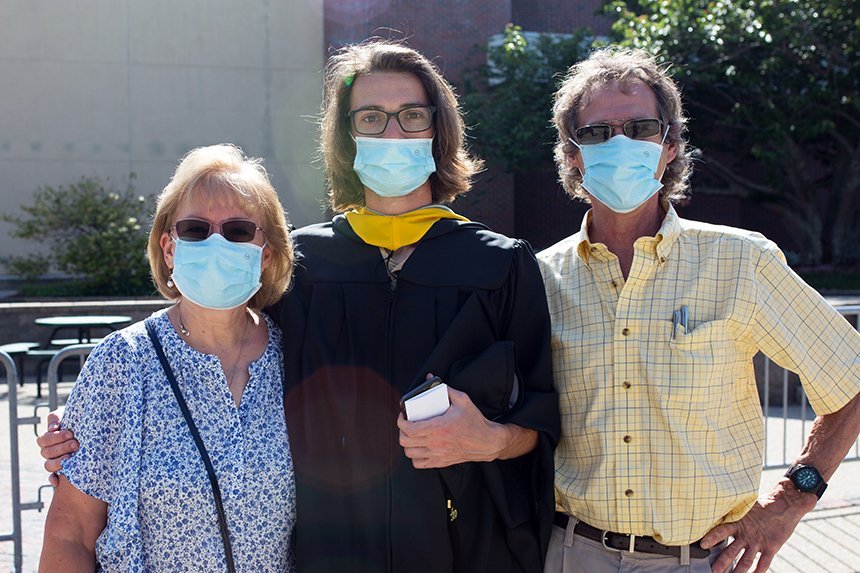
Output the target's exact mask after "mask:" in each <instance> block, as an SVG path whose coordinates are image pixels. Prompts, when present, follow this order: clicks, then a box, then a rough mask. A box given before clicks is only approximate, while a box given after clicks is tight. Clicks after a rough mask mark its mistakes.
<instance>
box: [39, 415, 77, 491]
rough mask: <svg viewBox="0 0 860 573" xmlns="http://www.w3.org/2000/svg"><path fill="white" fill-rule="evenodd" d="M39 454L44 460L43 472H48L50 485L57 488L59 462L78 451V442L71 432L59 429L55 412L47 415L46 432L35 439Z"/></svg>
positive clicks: (58, 419) (58, 421)
mask: <svg viewBox="0 0 860 573" xmlns="http://www.w3.org/2000/svg"><path fill="white" fill-rule="evenodd" d="M36 444H38V445H39V448H40V449H39V453H40V454H41V455H42V457H43V458H45V470H46V471H48V472H50V474H51V476H50V477H49V478H48V479H49V481H50V482H51V485H53V486H54V487H57V483H58V481H57V474H56V472H58V471H59V470H60V467H61V462H62V461H63V460H65V459H66V458H69V457H71V455H72V454H73V453H74V452H75V451H77V449H78V445H79V444H78V441H77V440H76V439H75V435H74V434H73V433H72V431H71V430H62V429H60V418H59V416H58V415H57V413H56V412H51V413H50V414H48V430H47V431H46V432H45V433H44V434H42V435H41V436H39V437H38V438H36Z"/></svg>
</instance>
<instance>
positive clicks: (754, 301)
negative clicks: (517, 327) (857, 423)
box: [538, 207, 860, 545]
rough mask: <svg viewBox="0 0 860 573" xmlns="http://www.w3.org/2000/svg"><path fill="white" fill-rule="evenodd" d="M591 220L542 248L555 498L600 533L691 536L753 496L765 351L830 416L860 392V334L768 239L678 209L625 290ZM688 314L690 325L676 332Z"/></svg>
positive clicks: (678, 541) (646, 241) (645, 248)
mask: <svg viewBox="0 0 860 573" xmlns="http://www.w3.org/2000/svg"><path fill="white" fill-rule="evenodd" d="M589 218H590V212H589V213H588V214H586V216H585V218H584V219H583V223H582V228H581V230H580V232H579V233H578V234H576V235H574V236H572V237H568V238H567V239H565V240H563V241H561V242H559V243H558V244H556V245H554V246H552V247H550V248H549V249H547V250H545V251H542V252H541V253H539V254H538V260H539V262H540V265H541V270H542V272H543V277H544V281H545V283H546V293H547V298H548V300H549V308H550V315H551V317H552V330H553V333H552V350H553V367H554V376H555V383H556V387H557V389H558V392H559V401H560V408H561V415H562V439H561V442H560V443H559V445H558V449H557V450H556V479H555V484H556V503H557V505H558V507H559V509H560V510H561V511H564V512H566V513H569V514H571V515H573V516H575V517H577V518H579V519H581V520H583V521H585V522H586V523H589V524H591V525H593V526H595V527H599V528H601V529H608V530H611V531H616V532H622V533H632V534H635V535H651V536H653V537H655V538H657V539H658V540H660V541H662V542H663V543H666V544H669V545H683V544H688V543H692V542H693V541H695V540H697V539H699V538H701V537H702V536H703V535H704V534H705V533H706V532H707V531H709V530H710V529H711V528H712V527H713V526H715V525H717V524H719V523H721V522H724V521H736V520H738V519H740V518H741V517H742V516H743V515H744V514H745V513H746V512H747V511H748V510H749V508H750V507H751V506H752V504H753V503H754V502H755V500H756V498H757V492H758V488H759V482H760V480H761V467H762V451H763V446H764V426H763V420H762V413H761V406H760V403H759V398H758V394H757V392H756V384H755V375H754V372H753V366H752V357H753V355H755V354H756V352H757V351H759V350H760V351H762V352H763V353H764V354H766V355H767V356H769V357H770V358H771V359H772V360H774V361H775V362H776V363H778V364H780V365H781V366H784V367H785V368H788V369H790V370H793V371H795V372H797V373H798V374H799V375H800V377H801V380H802V382H803V385H804V388H805V390H806V392H807V395H808V397H809V400H810V403H811V404H812V406H813V408H814V409H815V411H816V412H817V413H818V414H827V413H832V412H834V411H836V410H838V409H839V408H841V407H842V406H843V405H845V404H846V403H848V402H849V401H850V400H851V398H853V397H854V396H855V395H856V394H857V392H858V391H860V357H858V356H860V334H858V332H857V331H856V330H854V328H853V327H851V325H850V324H849V323H848V322H847V321H846V320H845V319H844V318H842V317H841V316H840V315H839V314H838V313H837V312H836V311H835V310H834V309H833V308H832V307H830V306H829V305H828V304H827V303H826V302H825V301H824V300H823V299H822V298H821V296H820V295H819V294H818V293H817V292H815V291H814V290H813V289H812V288H811V287H809V286H808V285H806V284H805V283H804V282H803V281H802V280H801V279H800V278H799V277H798V276H797V275H796V274H794V272H793V271H792V270H791V269H790V268H789V267H788V266H787V265H786V263H785V258H784V256H783V254H782V252H781V251H780V250H779V249H778V248H777V247H776V245H774V244H773V243H772V242H770V241H768V240H767V239H765V238H764V237H763V236H762V235H760V234H758V233H754V232H750V231H744V230H741V229H734V228H730V227H720V226H715V225H708V224H705V223H697V222H694V221H688V220H684V219H680V218H679V217H678V215H677V214H676V212H675V210H674V209H673V208H671V207H670V208H669V210H668V212H667V214H666V217H665V219H664V221H663V224H662V226H661V228H660V231H659V233H658V234H657V236H656V237H642V238H640V239H638V240H637V241H636V243H635V245H634V249H635V254H634V259H633V265H632V267H631V269H630V273H629V277H628V278H627V280H626V281H625V280H624V278H623V276H622V274H621V267H620V265H619V263H618V259H617V258H616V257H615V255H613V254H612V253H610V252H609V251H608V249H607V248H606V246H605V245H603V244H602V243H599V244H592V243H591V242H589V240H588V233H587V228H588V227H587V225H588V221H589ZM682 306H686V307H687V308H688V312H689V318H688V322H687V329H685V328H684V327H683V325H678V326H677V327H673V321H672V318H673V312H674V311H676V310H679V309H680V308H681V307H682Z"/></svg>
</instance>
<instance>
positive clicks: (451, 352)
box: [270, 215, 560, 573]
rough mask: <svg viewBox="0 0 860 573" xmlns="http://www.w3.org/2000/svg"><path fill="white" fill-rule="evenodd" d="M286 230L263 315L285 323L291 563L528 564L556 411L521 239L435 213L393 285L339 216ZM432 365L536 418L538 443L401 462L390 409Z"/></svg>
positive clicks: (357, 566) (543, 515)
mask: <svg viewBox="0 0 860 573" xmlns="http://www.w3.org/2000/svg"><path fill="white" fill-rule="evenodd" d="M292 238H293V240H294V242H295V246H296V250H297V252H298V253H299V258H298V262H297V264H296V269H295V278H294V284H293V286H292V289H291V291H290V292H289V293H288V294H287V295H286V296H285V297H284V298H283V299H282V301H281V302H280V303H279V304H278V305H276V306H275V307H273V308H272V309H270V313H271V314H272V315H273V316H274V317H275V318H276V320H278V322H279V324H280V326H281V328H282V329H283V331H284V371H285V390H284V392H285V394H284V396H285V408H286V417H287V425H288V428H289V434H290V447H291V449H292V454H293V460H294V463H295V470H296V485H297V500H298V506H297V513H298V521H297V524H296V545H295V547H296V558H297V565H298V570H299V571H300V573H316V572H322V571H325V572H329V571H331V572H334V571H337V572H343V571H350V572H368V573H370V572H373V573H376V572H392V573H407V572H408V573H424V572H426V573H431V572H432V573H443V572H444V573H450V572H451V571H462V572H463V573H466V572H468V573H474V572H479V571H488V572H489V571H492V572H494V573H495V572H502V573H504V572H507V571H510V572H520V571H529V572H535V573H539V572H540V571H541V570H542V564H543V557H544V552H545V550H546V545H547V543H548V539H549V532H550V528H551V522H552V512H553V509H554V502H553V486H552V480H553V460H552V455H553V449H554V448H555V444H556V443H557V441H558V437H559V432H560V421H559V414H558V397H557V394H556V393H555V391H554V389H553V386H552V366H551V359H550V329H549V314H548V311H547V304H546V299H545V294H544V287H543V283H542V280H541V275H540V272H539V269H538V266H537V263H536V261H535V258H534V254H533V252H532V250H531V248H530V247H529V245H528V244H527V243H525V242H523V241H519V240H515V239H510V238H508V237H504V236H502V235H499V234H496V233H493V232H491V231H489V230H488V229H487V228H486V227H485V226H483V225H481V224H477V223H464V222H462V221H456V220H451V219H442V220H440V221H438V222H436V223H435V224H434V225H433V227H431V229H430V230H429V231H428V232H427V233H426V235H425V236H424V238H423V239H422V240H421V241H420V243H419V244H418V246H417V248H416V249H415V251H414V252H413V253H412V254H411V256H410V257H409V259H408V260H407V261H406V263H405V264H404V265H403V267H402V269H401V270H400V272H399V273H398V276H397V281H396V284H393V283H392V281H391V280H390V277H389V275H388V269H387V266H386V264H385V261H384V259H383V258H382V255H381V253H380V250H379V248H378V247H375V246H371V245H368V244H366V243H364V242H363V241H362V240H361V239H360V238H359V237H358V236H357V235H356V234H355V233H354V232H353V230H352V228H351V227H350V226H349V223H348V222H347V220H346V218H345V217H344V216H342V215H339V216H337V217H335V218H334V219H333V220H332V222H330V223H324V224H319V225H312V226H309V227H306V228H303V229H299V230H297V231H295V232H293V234H292ZM428 372H432V373H433V374H436V375H438V376H440V377H441V378H442V379H443V381H445V382H446V383H447V384H448V385H449V386H451V387H454V388H457V389H459V390H462V391H464V392H467V393H468V394H469V395H470V397H471V398H472V400H473V402H475V404H476V405H477V406H478V407H479V408H480V409H481V411H482V413H483V414H484V415H485V416H486V417H487V418H489V419H492V420H495V421H497V422H501V423H513V424H517V425H520V426H523V427H526V428H532V429H535V430H537V432H538V435H539V439H538V446H537V447H536V448H535V450H533V451H532V452H531V453H529V454H527V455H525V456H522V457H520V458H518V459H514V460H506V461H494V462H489V463H465V464H459V465H456V466H453V467H450V468H444V469H441V470H437V469H424V470H417V469H415V468H413V466H412V463H411V461H410V460H409V459H408V458H407V457H406V456H405V454H404V452H403V449H402V447H401V446H400V445H399V443H398V428H397V426H396V419H397V415H398V412H399V400H400V397H401V396H402V395H403V394H404V393H406V392H407V391H408V390H410V389H411V388H413V387H414V386H416V385H417V384H419V383H420V382H421V381H423V380H424V378H425V375H426V374H427V373H428ZM448 498H453V505H454V508H455V509H456V519H454V520H453V521H451V520H450V519H449V516H450V515H451V514H450V513H449V510H448V508H447V507H446V505H447V499H448Z"/></svg>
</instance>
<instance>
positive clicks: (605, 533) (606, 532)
mask: <svg viewBox="0 0 860 573" xmlns="http://www.w3.org/2000/svg"><path fill="white" fill-rule="evenodd" d="M610 535H615V533H614V532H612V531H609V530H608V529H604V530H603V532H602V533H601V534H600V543H601V544H602V545H603V548H604V549H608V550H609V551H617V552H618V553H622V552H623V551H624V549H616V548H615V547H610V546H608V545H607V544H606V539H607V538H608V537H609V536H610ZM626 535H627V537H628V538H629V539H630V545H629V546H628V549H627V551H628V552H630V553H636V536H635V535H633V534H632V533H629V534H626Z"/></svg>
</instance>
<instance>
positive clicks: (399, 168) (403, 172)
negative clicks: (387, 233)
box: [352, 137, 436, 197]
mask: <svg viewBox="0 0 860 573" xmlns="http://www.w3.org/2000/svg"><path fill="white" fill-rule="evenodd" d="M352 168H353V169H354V170H355V172H356V173H357V174H358V178H359V179H360V180H361V183H362V184H363V185H364V186H365V187H367V188H368V189H370V190H371V191H373V192H374V193H376V194H377V195H379V196H381V197H402V196H404V195H408V194H409V193H411V192H412V191H414V190H416V189H418V188H419V187H421V186H422V185H423V184H424V183H425V182H426V181H427V179H428V178H429V177H430V174H431V173H433V172H435V171H436V162H435V161H434V160H433V138H432V137H431V138H412V139H385V138H381V137H356V138H355V162H354V163H353V165H352Z"/></svg>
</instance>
